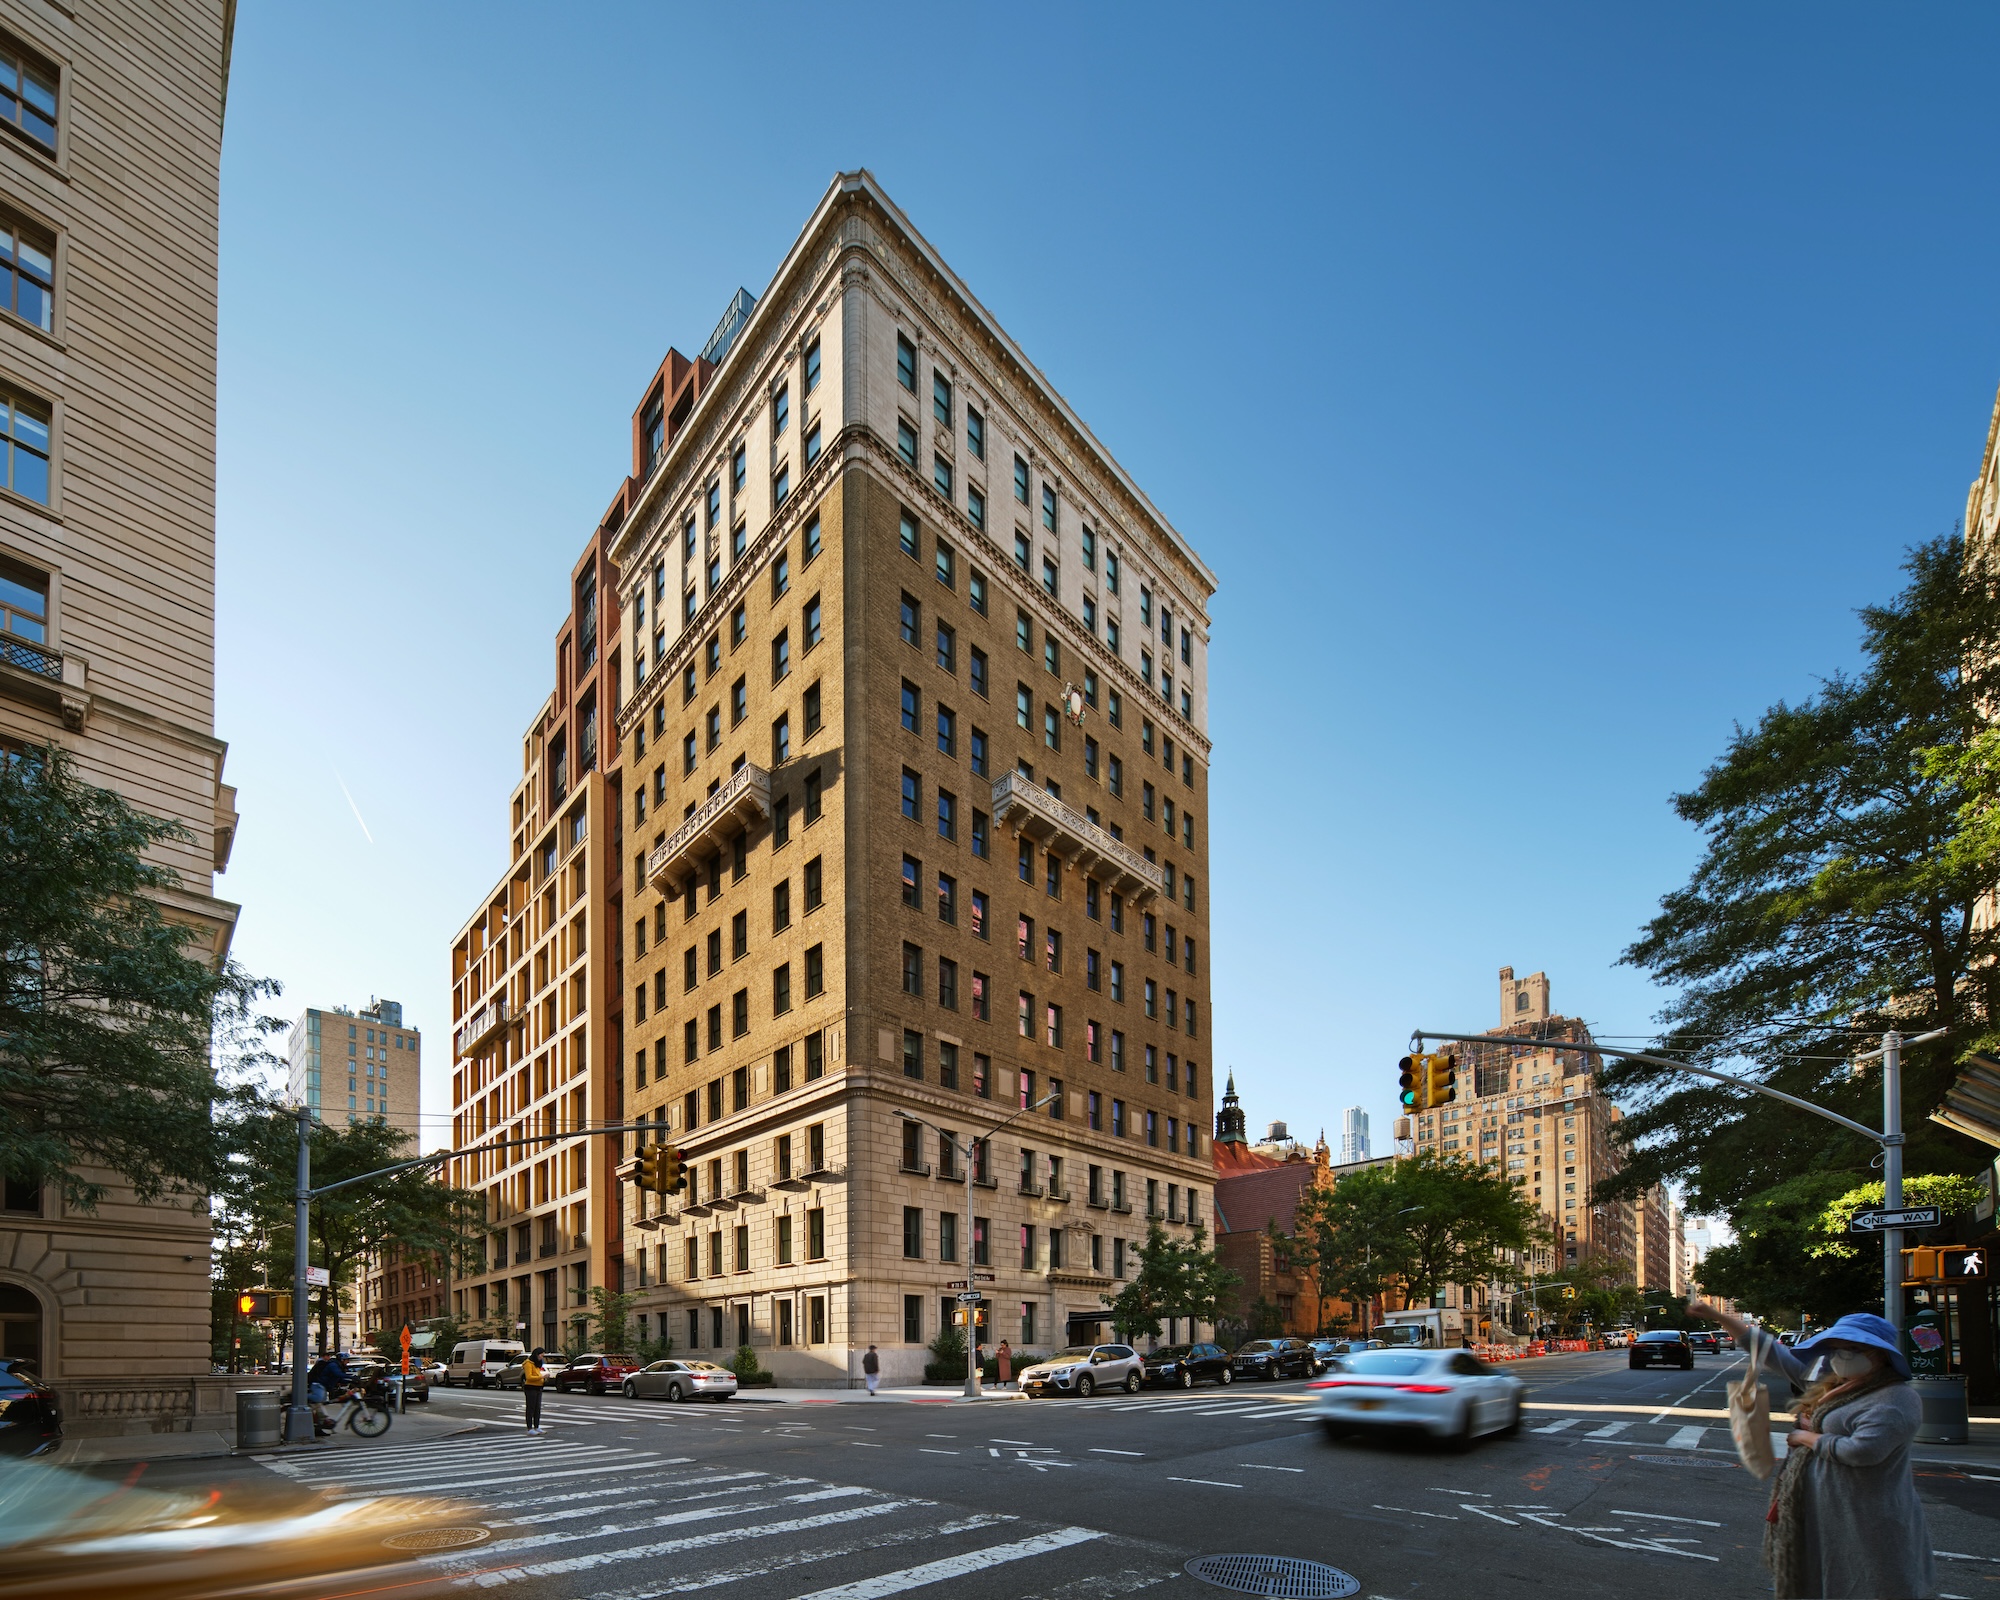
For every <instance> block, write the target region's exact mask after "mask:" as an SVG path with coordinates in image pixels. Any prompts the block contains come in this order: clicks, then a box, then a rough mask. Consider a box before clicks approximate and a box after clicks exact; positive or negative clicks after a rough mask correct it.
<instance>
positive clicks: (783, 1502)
mask: <svg viewBox="0 0 2000 1600" xmlns="http://www.w3.org/2000/svg"><path fill="white" fill-rule="evenodd" d="M784 1482H785V1483H812V1482H814V1480H813V1479H811V1478H789V1479H786V1480H784ZM780 1486H781V1485H775V1484H774V1485H767V1486H766V1487H772V1488H776V1487H780ZM877 1492H878V1491H876V1490H874V1489H866V1488H862V1487H861V1486H860V1485H858V1484H837V1485H834V1486H832V1487H830V1488H829V1487H827V1486H825V1485H821V1486H819V1487H817V1488H812V1489H807V1490H803V1491H802V1492H800V1493H798V1494H786V1495H778V1496H776V1497H775V1498H773V1499H770V1500H751V1501H747V1502H746V1501H735V1502H733V1503H731V1504H729V1505H700V1506H695V1507H694V1508H693V1509H691V1510H688V1511H669V1512H666V1513H664V1514H662V1515H660V1516H657V1517H641V1518H640V1519H639V1520H638V1521H636V1522H606V1523H603V1524H601V1525H600V1526H598V1527H595V1528H582V1529H578V1530H577V1531H576V1532H574V1533H537V1534H529V1535H526V1536H524V1537H522V1538H518V1539H504V1540H500V1541H497V1542H495V1543H493V1544H489V1545H485V1546H482V1547H481V1548H480V1549H479V1550H478V1552H476V1553H474V1552H471V1551H463V1552H457V1553H454V1554H441V1555H439V1556H437V1557H434V1558H433V1563H434V1564H437V1565H444V1566H450V1565H452V1564H454V1563H458V1564H461V1565H464V1564H470V1565H474V1566H476V1565H477V1564H478V1563H479V1562H480V1561H481V1560H482V1559H484V1558H487V1557H490V1556H496V1555H501V1554H506V1555H513V1554H514V1553H516V1552H519V1551H531V1550H547V1549H550V1548H553V1547H554V1546H557V1545H574V1544H577V1543H579V1542H580V1541H582V1540H584V1539H609V1538H617V1537H620V1536H622V1535H625V1534H632V1533H641V1532H647V1531H650V1530H653V1529H657V1528H677V1527H684V1526H686V1525H687V1524H689V1523H694V1522H713V1521H715V1520H716V1518H718V1517H747V1516H751V1515H753V1514H754V1513H757V1512H760V1511H770V1510H772V1509H773V1508H775V1507H778V1506H802V1505H813V1504H816V1503H818V1502H820V1501H824V1500H852V1499H857V1498H860V1497H864V1496H866V1497H871V1498H872V1497H874V1496H875V1495H876V1494H877ZM715 1498H719V1497H718V1496H710V1495H689V1496H687V1499H690V1500H706V1499H715ZM926 1503H928V1502H926Z"/></svg>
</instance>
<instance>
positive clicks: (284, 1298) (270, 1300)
mask: <svg viewBox="0 0 2000 1600" xmlns="http://www.w3.org/2000/svg"><path fill="white" fill-rule="evenodd" d="M236 1314H237V1316H239V1317H241V1318H243V1319H244V1321H246V1322H283V1321H285V1320H286V1319H287V1318H289V1317H290V1316H291V1314H292V1297H291V1296H290V1295H288V1294H278V1293H276V1292H275V1291H273V1290H270V1289H245V1290H244V1291H243V1292H242V1293H241V1294H239V1295H238V1296H237V1297H236Z"/></svg>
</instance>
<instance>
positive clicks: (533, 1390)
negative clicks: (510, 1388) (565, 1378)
mask: <svg viewBox="0 0 2000 1600" xmlns="http://www.w3.org/2000/svg"><path fill="white" fill-rule="evenodd" d="M542 1354H543V1352H542V1349H541V1346H539V1345H537V1346H536V1347H535V1350H534V1352H533V1354H531V1355H530V1356H529V1357H528V1359H527V1360H526V1361H523V1362H522V1363H521V1393H522V1394H524V1395H525V1396H527V1400H528V1432H530V1433H540V1432H541V1431H542V1385H543V1384H545V1383H547V1382H548V1372H547V1370H546V1369H545V1368H544V1367H543V1366H542Z"/></svg>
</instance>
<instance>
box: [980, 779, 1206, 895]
mask: <svg viewBox="0 0 2000 1600" xmlns="http://www.w3.org/2000/svg"><path fill="white" fill-rule="evenodd" d="M993 816H994V820H995V821H996V822H999V823H1001V824H1003V825H1004V826H1006V827H1009V828H1012V829H1013V830H1014V831H1015V832H1016V833H1018V834H1022V835H1025V836H1026V837H1027V838H1030V839H1034V840H1036V841H1037V842H1038V843H1040V844H1041V845H1042V847H1043V848H1044V849H1046V850H1047V851H1049V852H1050V853H1051V854H1052V855H1058V856H1061V857H1062V858H1063V860H1064V861H1065V862H1066V863H1068V865H1070V866H1071V867H1074V868H1075V869H1076V870H1077V871H1078V872H1082V873H1085V874H1087V875H1088V876H1090V877H1093V878H1096V879H1097V880H1098V881H1099V882H1100V883H1103V884H1104V885H1105V886H1106V887H1107V888H1109V889H1110V890H1111V891H1112V892H1113V893H1114V894H1122V895H1124V896H1125V898H1126V899H1128V900H1130V901H1132V902H1133V904H1135V905H1140V904H1144V903H1145V902H1146V901H1147V900H1150V899H1153V898H1154V897H1155V896H1157V895H1159V894H1160V893H1161V892H1162V890H1163V889H1164V887H1165V884H1166V879H1165V876H1164V874H1162V873H1161V871H1160V869H1159V868H1158V867H1157V866H1155V865H1154V864H1153V863H1152V862H1150V861H1148V860H1147V859H1146V858H1145V857H1144V856H1143V855H1141V854H1140V853H1139V852H1138V851H1137V850H1134V849H1133V848H1132V847H1131V846H1130V845H1128V844H1124V843H1121V842H1120V841H1119V840H1117V839H1114V838H1112V837H1111V834H1110V833H1109V831H1108V830H1106V829H1104V828H1100V827H1099V826H1098V825H1097V824H1096V823H1094V822H1092V821H1091V820H1090V819H1089V818H1088V817H1086V816H1084V815H1083V813H1082V812H1080V811H1077V810H1074V809H1073V808H1071V807H1070V806H1067V805H1065V804H1064V803H1063V802H1062V801H1060V800H1058V799H1057V798H1056V797H1055V796H1054V795H1052V794H1050V793H1049V792H1048V790H1046V789H1044V788H1042V787H1041V786H1040V785H1039V784H1037V783H1034V782H1033V781H1032V780H1030V779H1028V778H1024V777H1022V776H1021V774H1020V773H1018V772H1010V773H1008V774H1007V775H1006V776H1005V777H1003V778H1002V779H1001V780H1000V781H999V782H998V783H996V784H994V785H993Z"/></svg>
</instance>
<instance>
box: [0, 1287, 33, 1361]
mask: <svg viewBox="0 0 2000 1600" xmlns="http://www.w3.org/2000/svg"><path fill="white" fill-rule="evenodd" d="M0 1356H5V1357H7V1358H8V1359H9V1360H13V1361H19V1362H22V1363H24V1364H25V1365H27V1366H30V1367H33V1368H34V1369H35V1371H36V1372H40V1371H42V1303H41V1301H40V1300H38V1299H36V1298H35V1296H34V1294H33V1293H32V1292H30V1291H29V1290H27V1289H24V1288H22V1287H21V1285H19V1284H18V1283H0Z"/></svg>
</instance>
